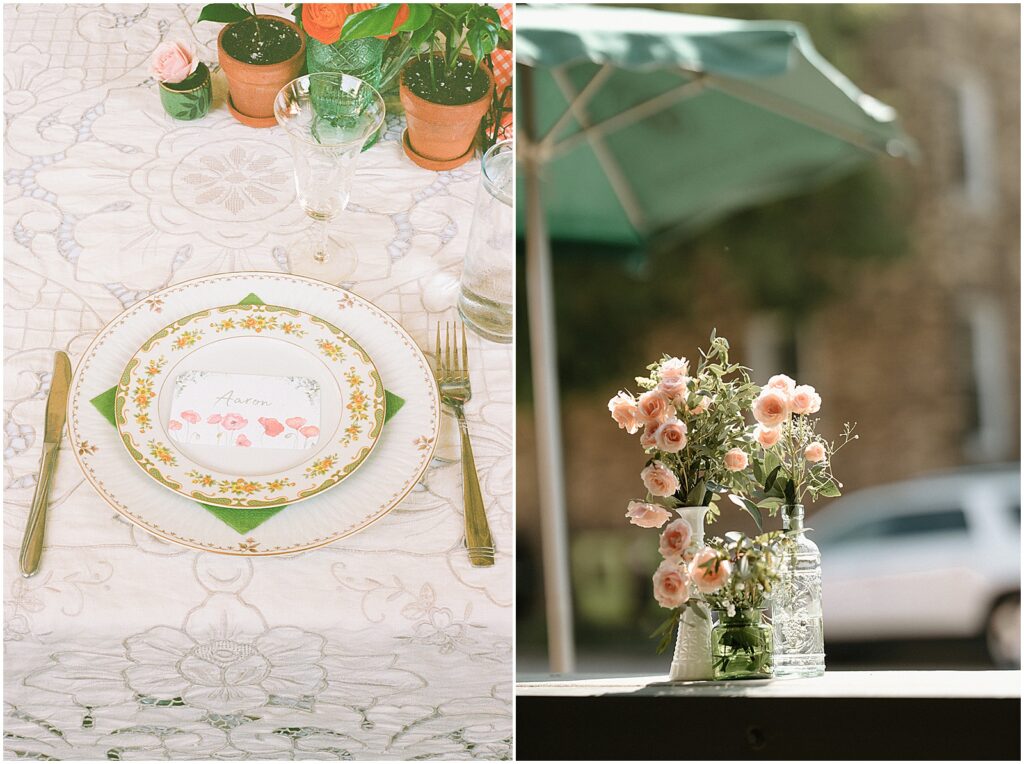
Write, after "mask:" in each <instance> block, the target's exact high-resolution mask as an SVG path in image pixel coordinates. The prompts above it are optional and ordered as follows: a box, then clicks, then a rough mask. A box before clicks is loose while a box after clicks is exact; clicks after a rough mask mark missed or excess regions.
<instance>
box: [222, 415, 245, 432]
mask: <svg viewBox="0 0 1024 764" xmlns="http://www.w3.org/2000/svg"><path fill="white" fill-rule="evenodd" d="M247 424H249V420H248V419H246V418H245V417H244V416H242V415H241V414H225V415H224V418H223V419H221V420H220V426H221V427H223V428H224V429H225V430H241V429H242V428H243V427H245V426H246V425H247Z"/></svg>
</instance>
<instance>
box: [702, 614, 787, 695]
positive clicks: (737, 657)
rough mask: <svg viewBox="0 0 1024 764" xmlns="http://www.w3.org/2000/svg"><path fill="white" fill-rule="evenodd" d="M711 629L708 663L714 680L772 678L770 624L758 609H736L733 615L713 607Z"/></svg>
mask: <svg viewBox="0 0 1024 764" xmlns="http://www.w3.org/2000/svg"><path fill="white" fill-rule="evenodd" d="M715 616H716V618H717V621H718V623H717V625H716V626H715V627H714V628H713V629H712V630H711V663H712V668H713V670H714V676H715V679H716V680H726V679H771V678H772V675H773V647H774V645H773V642H774V640H773V639H772V627H771V626H769V625H768V624H767V623H765V622H764V611H763V610H761V609H751V610H737V611H736V612H735V613H734V614H733V615H729V614H728V613H726V612H725V611H722V610H717V611H715Z"/></svg>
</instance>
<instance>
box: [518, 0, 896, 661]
mask: <svg viewBox="0 0 1024 764" xmlns="http://www.w3.org/2000/svg"><path fill="white" fill-rule="evenodd" d="M516 64H517V78H518V97H519V103H518V109H519V112H518V113H519V114H520V117H521V119H520V121H519V129H518V130H517V136H516V138H517V147H516V148H517V158H518V161H519V163H520V175H519V178H520V180H521V181H522V182H521V183H519V184H518V193H519V204H518V205H517V210H518V214H519V220H518V223H519V227H520V231H521V232H523V233H524V234H525V237H526V243H527V287H528V302H527V308H528V314H529V317H530V338H531V347H532V366H533V379H534V401H535V414H536V417H537V420H536V421H537V426H536V431H537V456H538V461H539V469H538V488H539V493H540V498H541V521H542V531H543V534H544V535H543V543H544V574H545V591H546V600H547V607H548V635H549V656H550V659H551V663H552V668H553V670H555V671H568V670H570V669H571V666H572V663H573V656H572V622H571V601H570V595H569V577H568V561H567V557H568V556H567V554H566V527H565V506H564V491H563V480H562V470H561V453H562V452H561V434H560V431H559V425H558V422H559V407H558V381H557V374H556V365H555V357H556V356H555V347H554V310H553V302H552V300H553V298H552V288H551V273H550V247H549V240H550V239H552V238H554V239H573V240H578V241H599V242H606V243H618V244H626V245H634V246H636V247H640V248H647V247H651V246H656V245H657V244H659V243H662V242H672V241H677V240H679V239H680V238H682V237H685V236H687V235H689V234H692V233H694V232H696V231H698V230H699V229H701V228H702V227H704V226H707V225H709V224H710V223H712V222H714V221H715V220H717V219H720V218H721V217H723V216H724V215H727V214H729V213H730V212H733V211H736V210H739V209H742V208H745V207H750V206H752V205H756V204H760V203H764V202H768V201H771V200H775V199H778V198H780V197H783V196H786V195H789V194H794V193H797V192H801V191H806V190H808V189H809V188H813V187H816V186H820V185H822V184H824V183H825V182H827V181H829V180H831V179H834V178H837V177H839V176H842V175H844V174H846V173H849V172H850V171H852V170H853V169H855V168H856V167H857V166H859V165H860V164H862V163H863V162H865V161H868V160H870V159H871V158H872V157H874V156H876V155H887V156H894V157H901V156H913V155H914V153H915V148H914V145H913V143H912V141H910V139H909V138H907V137H906V136H905V135H904V133H903V132H902V130H901V129H900V127H899V124H898V122H897V119H896V112H895V111H894V110H893V109H892V108H891V107H889V106H886V105H885V104H883V103H881V102H879V101H877V100H876V99H874V98H872V97H871V96H869V95H866V94H865V93H862V92H861V91H860V90H859V89H857V87H856V86H855V85H854V84H853V83H852V82H850V81H849V80H848V79H847V78H846V77H844V76H843V75H842V74H841V73H840V72H839V71H837V70H836V69H835V68H834V67H833V66H831V65H830V64H829V63H828V62H827V61H825V59H823V58H822V57H821V55H820V54H818V52H817V51H816V50H815V49H814V46H813V44H812V43H811V40H810V38H809V36H808V34H807V32H806V30H805V29H804V28H803V27H802V26H801V25H799V24H794V23H790V22H784V21H758V22H752V21H737V20H733V19H723V18H714V17H710V16H696V15H688V14H682V13H667V12H661V11H652V10H647V9H641V8H613V7H607V6H603V7H602V6H596V7H595V6H518V7H517V9H516Z"/></svg>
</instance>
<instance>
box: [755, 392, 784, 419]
mask: <svg viewBox="0 0 1024 764" xmlns="http://www.w3.org/2000/svg"><path fill="white" fill-rule="evenodd" d="M753 411H754V419H756V420H757V421H758V422H759V423H760V424H763V425H764V426H765V427H778V426H779V425H780V424H782V423H783V422H784V421H786V417H787V416H789V401H788V400H787V399H786V395H785V393H781V392H779V391H778V390H776V389H775V388H771V387H768V388H765V389H764V390H762V391H761V394H760V395H759V396H757V399H756V400H755V401H754V406H753Z"/></svg>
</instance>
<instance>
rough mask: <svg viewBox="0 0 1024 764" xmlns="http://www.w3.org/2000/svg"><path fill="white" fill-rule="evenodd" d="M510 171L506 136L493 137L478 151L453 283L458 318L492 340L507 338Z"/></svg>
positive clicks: (510, 258)
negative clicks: (471, 204)
mask: <svg viewBox="0 0 1024 764" xmlns="http://www.w3.org/2000/svg"><path fill="white" fill-rule="evenodd" d="M514 173H515V164H514V163H513V161H512V141H501V142H499V143H496V144H494V145H493V146H491V148H490V149H488V150H487V153H486V154H484V157H483V160H482V161H481V168H480V188H479V189H478V190H477V195H476V208H475V210H474V212H473V224H472V227H471V228H470V229H469V247H468V248H467V249H466V259H465V261H464V263H463V266H462V280H461V284H460V288H459V313H460V314H461V316H462V318H463V320H464V321H465V322H466V324H467V325H468V326H469V327H470V328H471V329H473V330H474V331H475V332H476V333H477V334H479V335H481V336H483V337H485V338H487V339H490V340H494V341H495V342H511V341H512V281H513V273H512V268H513V264H514V262H515V258H514V257H513V252H514V251H515V235H516V231H515V216H514V215H513V213H512V182H513V181H512V179H513V177H514Z"/></svg>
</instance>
